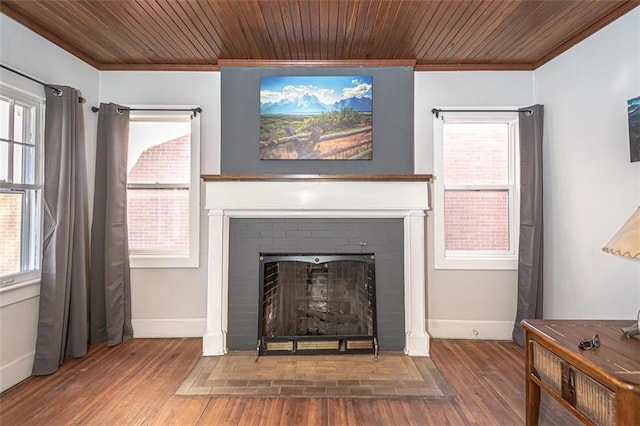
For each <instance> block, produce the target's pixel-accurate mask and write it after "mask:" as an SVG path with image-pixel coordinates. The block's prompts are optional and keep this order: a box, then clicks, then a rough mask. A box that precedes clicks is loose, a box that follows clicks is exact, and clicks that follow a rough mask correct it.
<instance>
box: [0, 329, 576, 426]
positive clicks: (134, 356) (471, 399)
mask: <svg viewBox="0 0 640 426" xmlns="http://www.w3.org/2000/svg"><path fill="white" fill-rule="evenodd" d="M200 351H201V339H136V340H133V341H132V342H129V343H126V344H124V345H120V346H116V347H113V348H108V347H106V346H105V345H96V346H93V347H92V348H91V349H90V352H89V355H88V356H86V357H85V358H82V359H70V360H68V361H67V362H65V363H64V364H63V365H62V367H61V368H60V370H59V371H58V372H57V373H55V374H53V375H51V376H45V377H32V378H29V379H27V380H26V381H24V382H23V383H21V384H19V385H17V386H15V387H13V388H11V389H9V390H8V391H6V392H4V393H2V394H1V395H0V425H3V426H8V425H68V424H78V425H80V424H81V425H133V424H136V425H137V424H145V425H218V424H229V425H258V424H264V425H289V424H291V425H358V424H365V425H367V426H370V425H521V424H524V406H525V404H524V400H525V395H524V392H525V390H524V389H525V386H524V350H523V349H521V348H519V347H518V346H516V345H515V344H513V343H508V342H488V341H464V340H457V341H454V340H433V341H432V350H431V355H432V359H433V361H434V363H435V364H436V365H437V366H438V368H439V369H440V371H441V372H442V374H443V375H444V377H445V378H446V379H447V380H448V382H449V384H450V385H451V386H452V387H453V388H454V389H455V390H456V392H457V393H458V397H456V398H455V399H454V400H453V401H433V400H429V401H425V400H420V399H331V398H326V399H321V398H291V399H283V398H215V397H213V398H212V397H178V396H173V393H174V392H175V390H176V389H177V388H178V387H179V386H180V384H181V383H182V381H183V380H184V379H185V378H186V376H187V375H188V374H189V372H190V370H191V368H192V367H193V366H194V365H195V363H196V361H197V360H198V357H199V355H200ZM540 417H541V419H540V423H541V424H542V425H578V424H580V423H579V422H578V421H577V420H575V419H574V418H573V417H571V416H569V415H568V414H565V413H564V411H563V410H562V408H560V406H559V404H558V403H556V402H555V401H553V400H551V399H550V398H548V397H546V395H543V399H542V404H541V411H540Z"/></svg>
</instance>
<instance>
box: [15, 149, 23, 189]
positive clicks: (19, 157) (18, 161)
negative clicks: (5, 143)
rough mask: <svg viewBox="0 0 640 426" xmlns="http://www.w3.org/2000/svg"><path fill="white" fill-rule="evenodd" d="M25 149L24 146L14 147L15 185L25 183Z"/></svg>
mask: <svg viewBox="0 0 640 426" xmlns="http://www.w3.org/2000/svg"><path fill="white" fill-rule="evenodd" d="M23 164H24V147H23V146H22V145H14V146H13V183H25V182H24V179H23V178H24V175H23V173H24V168H23V167H22V165H23Z"/></svg>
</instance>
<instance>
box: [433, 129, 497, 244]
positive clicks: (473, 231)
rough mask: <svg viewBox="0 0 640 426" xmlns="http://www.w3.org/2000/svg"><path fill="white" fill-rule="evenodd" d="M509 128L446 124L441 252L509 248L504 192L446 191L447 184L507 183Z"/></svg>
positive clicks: (484, 190) (485, 190)
mask: <svg viewBox="0 0 640 426" xmlns="http://www.w3.org/2000/svg"><path fill="white" fill-rule="evenodd" d="M508 132H509V127H508V125H507V124H495V123H485V124H478V123H451V124H447V125H445V127H444V150H443V152H444V166H443V168H444V182H445V198H444V211H445V214H444V224H445V249H446V250H508V249H509V194H508V192H507V191H506V190H505V191H498V190H487V189H483V190H476V191H471V190H455V191H454V190H447V185H449V186H450V185H506V184H507V183H508V179H509V139H508V137H509V133H508Z"/></svg>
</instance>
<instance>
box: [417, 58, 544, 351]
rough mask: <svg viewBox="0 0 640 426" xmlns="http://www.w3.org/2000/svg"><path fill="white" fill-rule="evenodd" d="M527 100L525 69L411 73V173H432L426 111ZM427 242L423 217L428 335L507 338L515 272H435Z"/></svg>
mask: <svg viewBox="0 0 640 426" xmlns="http://www.w3.org/2000/svg"><path fill="white" fill-rule="evenodd" d="M533 99H534V97H533V73H532V72H529V71H526V72H417V73H416V74H415V112H414V113H415V144H416V150H415V159H416V167H415V168H416V173H433V119H432V117H433V115H432V114H431V109H432V108H434V107H447V106H449V107H454V106H458V107H459V106H485V107H492V106H495V107H498V106H513V107H524V106H529V105H531V104H532V103H533ZM435 178H436V179H438V176H435ZM433 244H434V243H433V217H432V215H429V217H428V219H427V250H428V254H427V256H428V257H427V264H428V270H427V277H428V278H427V279H428V284H427V286H428V292H427V293H428V294H427V315H428V331H429V333H430V334H431V335H432V336H433V337H447V338H469V339H510V338H511V332H512V329H513V323H514V318H515V311H516V290H517V272H516V271H473V270H465V271H460V270H443V269H438V270H436V269H434V267H433V252H434V250H433ZM474 330H475V331H477V334H476V333H474Z"/></svg>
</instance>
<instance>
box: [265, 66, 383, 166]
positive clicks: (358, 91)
mask: <svg viewBox="0 0 640 426" xmlns="http://www.w3.org/2000/svg"><path fill="white" fill-rule="evenodd" d="M372 156H373V77H371V76H268V77H267V76H265V77H262V78H261V80H260V159H261V160H371V158H372Z"/></svg>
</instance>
